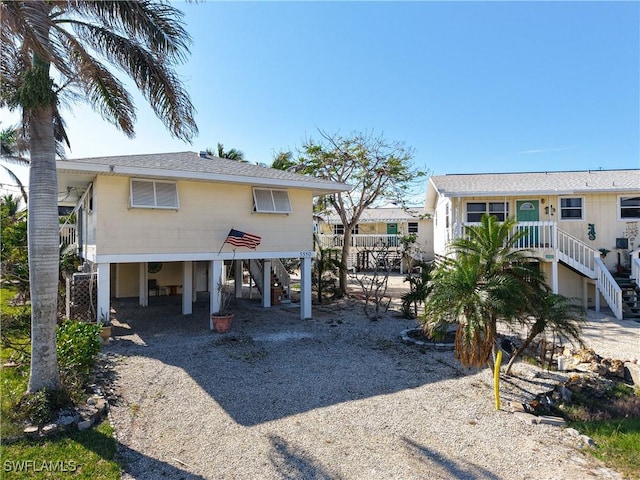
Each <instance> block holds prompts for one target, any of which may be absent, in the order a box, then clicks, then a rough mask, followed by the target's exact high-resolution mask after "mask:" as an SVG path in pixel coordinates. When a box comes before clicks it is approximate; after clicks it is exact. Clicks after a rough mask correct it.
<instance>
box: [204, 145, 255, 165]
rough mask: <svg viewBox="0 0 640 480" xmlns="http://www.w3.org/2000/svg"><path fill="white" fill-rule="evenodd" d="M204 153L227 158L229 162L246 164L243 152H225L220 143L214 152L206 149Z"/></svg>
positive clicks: (234, 150) (231, 150)
mask: <svg viewBox="0 0 640 480" xmlns="http://www.w3.org/2000/svg"><path fill="white" fill-rule="evenodd" d="M206 152H207V154H209V155H214V156H216V157H218V158H227V159H229V160H237V161H239V162H246V160H245V159H244V152H243V151H242V150H238V149H236V148H231V149H229V150H225V149H224V145H223V144H222V143H218V147H217V149H216V151H215V152H214V151H213V150H212V149H211V147H209V148H207V150H206Z"/></svg>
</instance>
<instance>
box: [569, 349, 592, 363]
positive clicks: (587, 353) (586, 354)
mask: <svg viewBox="0 0 640 480" xmlns="http://www.w3.org/2000/svg"><path fill="white" fill-rule="evenodd" d="M573 357H574V358H575V359H576V360H578V363H591V362H597V361H598V355H597V354H596V352H595V351H594V350H593V349H592V348H582V349H580V350H578V351H577V352H576V353H574V354H573Z"/></svg>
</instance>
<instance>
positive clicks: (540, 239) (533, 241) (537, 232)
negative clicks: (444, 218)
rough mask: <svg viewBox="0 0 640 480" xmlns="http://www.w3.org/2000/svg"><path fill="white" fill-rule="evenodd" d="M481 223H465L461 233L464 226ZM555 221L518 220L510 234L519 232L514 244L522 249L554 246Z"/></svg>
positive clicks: (542, 248)
mask: <svg viewBox="0 0 640 480" xmlns="http://www.w3.org/2000/svg"><path fill="white" fill-rule="evenodd" d="M480 225H482V224H481V223H479V222H478V223H465V224H464V225H463V229H462V235H465V233H464V231H465V229H464V227H472V226H480ZM556 230H557V228H556V223H555V222H518V224H517V225H515V226H514V228H513V231H512V235H515V234H520V235H522V238H520V239H519V240H518V242H517V243H516V244H515V245H514V246H515V248H517V249H523V250H549V249H554V248H555V246H556Z"/></svg>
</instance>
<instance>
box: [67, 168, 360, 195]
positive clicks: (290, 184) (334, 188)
mask: <svg viewBox="0 0 640 480" xmlns="http://www.w3.org/2000/svg"><path fill="white" fill-rule="evenodd" d="M63 162H64V163H63V164H62V161H59V162H58V163H57V169H58V171H61V172H69V173H74V172H82V173H94V174H100V173H103V174H106V175H130V176H143V177H147V178H164V179H166V178H173V179H176V180H196V181H210V182H222V183H235V184H243V185H248V184H249V185H257V186H265V187H266V186H268V187H287V188H299V189H303V190H312V191H313V195H314V196H319V195H327V194H330V193H337V192H344V191H349V190H351V188H352V187H351V186H350V185H347V184H344V183H337V182H316V181H313V180H311V181H300V180H293V179H279V178H265V177H255V176H249V175H224V174H222V175H221V174H212V173H204V172H190V171H180V170H166V169H159V168H158V169H155V168H154V169H149V168H142V167H131V166H121V165H106V164H87V163H83V162H73V161H70V160H64V161H63Z"/></svg>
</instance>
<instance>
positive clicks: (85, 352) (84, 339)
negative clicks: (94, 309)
mask: <svg viewBox="0 0 640 480" xmlns="http://www.w3.org/2000/svg"><path fill="white" fill-rule="evenodd" d="M99 351H100V326H98V325H96V324H91V323H85V322H78V321H74V320H66V321H65V322H63V323H62V325H60V326H59V327H58V332H57V352H58V365H59V367H60V374H61V375H62V376H63V377H64V376H65V375H67V376H72V377H75V376H77V375H79V376H80V378H81V379H83V380H84V379H86V378H87V377H88V376H89V375H90V374H91V369H92V368H93V365H94V362H95V358H96V355H98V352H99Z"/></svg>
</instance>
